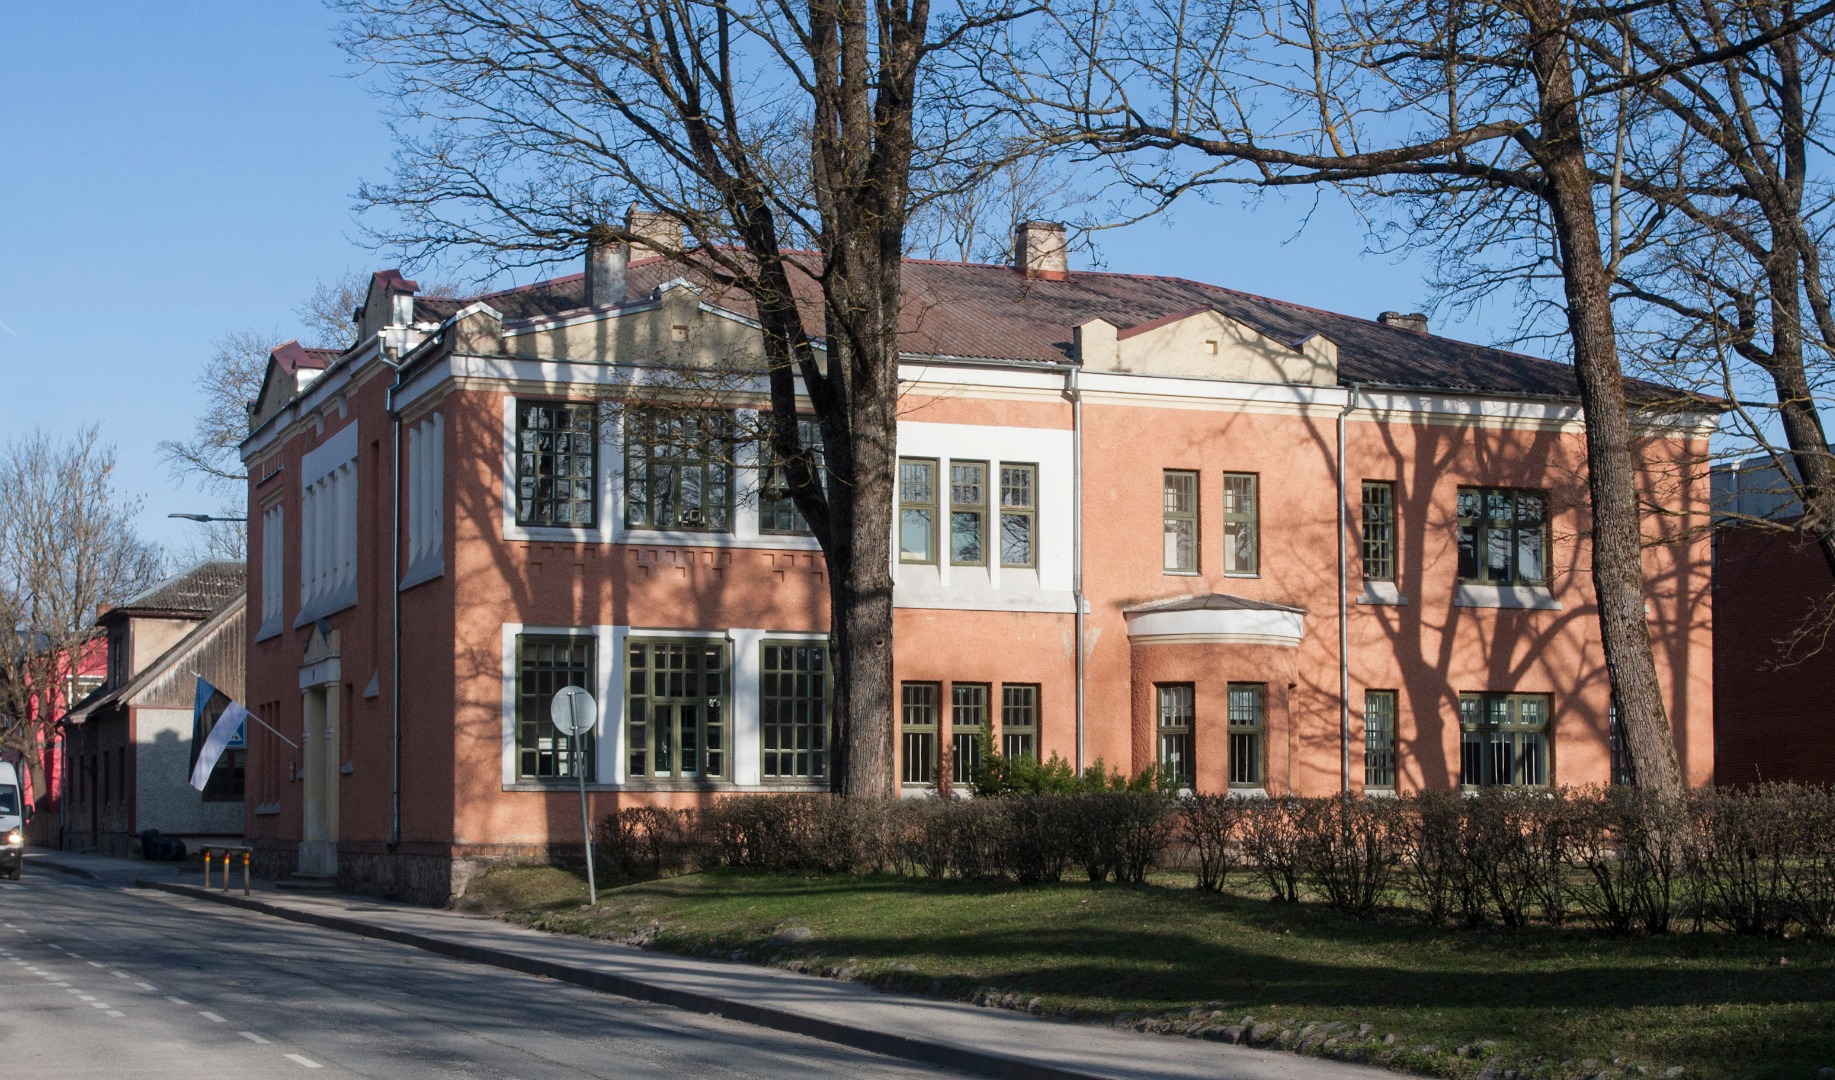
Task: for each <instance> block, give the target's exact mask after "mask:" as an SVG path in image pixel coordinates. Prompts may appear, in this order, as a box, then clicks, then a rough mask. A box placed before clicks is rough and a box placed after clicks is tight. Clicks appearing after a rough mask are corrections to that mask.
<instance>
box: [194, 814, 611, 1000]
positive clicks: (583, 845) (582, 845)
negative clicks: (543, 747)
mask: <svg viewBox="0 0 1835 1080" xmlns="http://www.w3.org/2000/svg"><path fill="white" fill-rule="evenodd" d="M582 846H584V845H582ZM166 1000H167V1001H170V1002H171V1003H172V1004H174V1005H189V1004H191V1002H189V1001H186V1000H185V999H184V998H176V997H173V996H172V995H171V994H167V995H166Z"/></svg>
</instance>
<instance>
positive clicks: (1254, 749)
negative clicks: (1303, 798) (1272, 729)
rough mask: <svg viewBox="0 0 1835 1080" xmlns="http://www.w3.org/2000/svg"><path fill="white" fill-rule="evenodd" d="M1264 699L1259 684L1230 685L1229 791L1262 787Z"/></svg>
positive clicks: (1264, 690) (1266, 693) (1265, 710)
mask: <svg viewBox="0 0 1835 1080" xmlns="http://www.w3.org/2000/svg"><path fill="white" fill-rule="evenodd" d="M1267 697H1268V692H1267V687H1265V686H1263V685H1262V684H1261V683H1231V684H1230V786H1231V787H1261V786H1262V775H1263V762H1262V754H1263V752H1264V750H1265V743H1264V740H1263V739H1262V733H1263V730H1264V720H1265V718H1266V713H1267Z"/></svg>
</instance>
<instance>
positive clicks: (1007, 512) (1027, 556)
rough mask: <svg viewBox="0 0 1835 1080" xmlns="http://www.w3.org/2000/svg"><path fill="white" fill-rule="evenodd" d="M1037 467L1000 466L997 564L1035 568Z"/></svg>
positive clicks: (1037, 496) (1036, 551) (1036, 550)
mask: <svg viewBox="0 0 1835 1080" xmlns="http://www.w3.org/2000/svg"><path fill="white" fill-rule="evenodd" d="M1038 491H1039V467H1038V466H1037V465H1009V464H1007V463H1005V462H1002V463H1001V466H1000V565H1002V566H1015V567H1027V566H1037V565H1038V547H1037V539H1036V537H1037V534H1038V516H1039V495H1038Z"/></svg>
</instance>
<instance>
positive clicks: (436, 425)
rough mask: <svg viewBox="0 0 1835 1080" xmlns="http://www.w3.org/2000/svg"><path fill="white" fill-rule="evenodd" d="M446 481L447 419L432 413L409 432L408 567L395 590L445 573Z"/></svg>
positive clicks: (406, 587) (443, 415)
mask: <svg viewBox="0 0 1835 1080" xmlns="http://www.w3.org/2000/svg"><path fill="white" fill-rule="evenodd" d="M445 479H446V416H445V414H444V413H434V414H433V415H432V416H428V417H426V418H424V419H422V420H420V421H418V422H417V423H415V424H414V425H413V426H412V427H410V428H409V429H408V536H407V542H408V566H407V569H406V570H404V571H402V576H401V581H400V582H399V583H398V584H397V588H401V589H411V588H413V587H414V586H416V585H419V584H421V583H422V582H426V581H431V580H433V579H434V578H437V577H440V576H442V575H443V574H445V572H446V534H445V528H446V486H445Z"/></svg>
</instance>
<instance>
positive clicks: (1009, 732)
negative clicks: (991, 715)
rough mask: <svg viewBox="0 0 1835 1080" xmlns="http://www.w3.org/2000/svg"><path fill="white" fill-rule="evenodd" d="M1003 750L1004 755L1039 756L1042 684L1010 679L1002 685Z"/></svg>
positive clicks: (1001, 721)
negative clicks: (1040, 687) (1040, 692)
mask: <svg viewBox="0 0 1835 1080" xmlns="http://www.w3.org/2000/svg"><path fill="white" fill-rule="evenodd" d="M1000 753H1001V756H1002V757H1009V758H1023V757H1029V758H1031V759H1032V760H1034V761H1037V760H1038V757H1039V688H1038V687H1037V686H1036V685H1032V684H1025V683H1008V684H1007V685H1005V686H1002V687H1001V688H1000Z"/></svg>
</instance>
